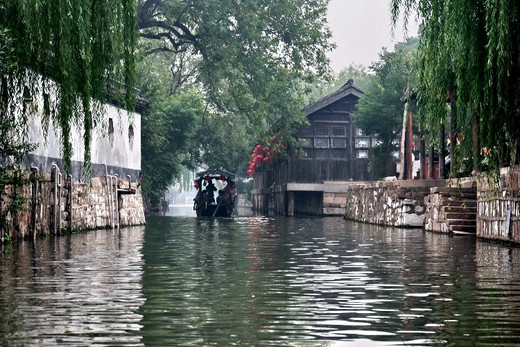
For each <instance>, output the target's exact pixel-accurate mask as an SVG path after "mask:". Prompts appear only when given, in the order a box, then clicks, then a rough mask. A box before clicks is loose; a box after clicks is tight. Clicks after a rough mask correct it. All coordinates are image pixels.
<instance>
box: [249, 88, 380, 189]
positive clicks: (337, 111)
mask: <svg viewBox="0 0 520 347" xmlns="http://www.w3.org/2000/svg"><path fill="white" fill-rule="evenodd" d="M362 95H363V91H362V90H361V89H359V88H358V87H356V86H355V85H354V83H353V81H352V80H349V81H348V82H347V83H346V84H345V85H344V86H343V87H341V88H340V89H339V90H337V91H336V92H334V93H332V94H329V95H327V96H326V97H324V98H322V99H320V100H318V101H317V102H316V103H314V104H312V105H310V106H308V107H306V108H305V109H303V112H304V113H305V114H306V115H307V118H308V120H309V123H310V125H309V126H306V127H304V128H301V129H300V130H299V132H298V137H299V138H300V139H301V140H303V141H304V146H303V148H302V150H301V151H300V155H299V156H298V157H296V158H294V157H293V158H290V159H289V160H287V161H286V162H285V163H283V164H281V165H275V166H274V167H272V168H271V169H270V170H259V171H260V172H259V174H260V175H255V180H257V179H258V180H259V181H260V182H258V183H259V184H258V185H256V184H255V187H257V188H261V187H265V184H272V183H274V182H277V183H323V182H326V181H350V180H353V181H363V180H370V179H371V178H372V177H370V173H369V171H368V150H369V148H370V147H372V142H373V141H374V139H372V138H370V137H368V136H364V135H363V134H362V133H361V132H360V131H359V130H357V129H356V127H355V125H354V123H353V121H352V117H351V113H352V112H354V111H355V109H356V104H357V101H358V100H359V98H360V97H361V96H362ZM260 176H262V177H260ZM271 177H272V178H271Z"/></svg>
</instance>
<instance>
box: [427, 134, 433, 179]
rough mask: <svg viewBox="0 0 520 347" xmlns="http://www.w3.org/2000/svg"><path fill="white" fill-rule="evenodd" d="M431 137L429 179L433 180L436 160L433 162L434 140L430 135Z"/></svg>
mask: <svg viewBox="0 0 520 347" xmlns="http://www.w3.org/2000/svg"><path fill="white" fill-rule="evenodd" d="M429 137H430V147H429V148H428V178H430V179H433V178H435V177H434V174H433V173H434V167H433V166H434V160H433V152H434V147H433V138H432V135H431V134H430V135H429Z"/></svg>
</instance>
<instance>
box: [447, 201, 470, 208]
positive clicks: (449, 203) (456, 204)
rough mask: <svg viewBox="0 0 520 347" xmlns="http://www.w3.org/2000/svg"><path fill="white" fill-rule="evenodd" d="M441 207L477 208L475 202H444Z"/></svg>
mask: <svg viewBox="0 0 520 347" xmlns="http://www.w3.org/2000/svg"><path fill="white" fill-rule="evenodd" d="M442 206H444V207H453V206H460V207H475V208H476V207H477V200H468V199H463V200H455V199H454V200H444V201H443V204H442Z"/></svg>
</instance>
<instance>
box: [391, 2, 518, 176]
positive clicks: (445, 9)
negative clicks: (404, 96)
mask: <svg viewBox="0 0 520 347" xmlns="http://www.w3.org/2000/svg"><path fill="white" fill-rule="evenodd" d="M392 14H393V18H394V23H395V22H396V20H397V18H398V17H399V16H400V15H402V14H404V15H405V16H406V18H411V19H415V20H418V21H419V23H420V25H421V43H420V47H419V55H420V66H419V67H418V68H419V76H420V88H419V91H418V94H419V95H418V97H419V99H420V104H421V107H422V112H424V114H427V115H428V116H427V117H428V124H429V125H430V127H431V128H432V129H434V128H435V127H438V126H439V125H442V124H444V123H446V122H447V114H448V109H451V115H452V118H453V123H452V127H453V128H454V129H452V134H453V135H455V133H456V132H459V134H458V139H459V140H462V141H461V145H460V146H459V147H458V150H457V151H456V152H455V159H459V162H460V160H461V159H462V158H465V157H472V158H473V169H474V170H475V171H478V170H479V163H480V162H481V160H482V159H483V158H482V156H483V155H489V156H490V159H491V160H490V162H491V163H493V166H494V167H495V168H497V167H498V166H499V165H504V164H514V163H515V162H516V161H517V148H518V138H519V136H520V25H518V24H519V22H518V21H519V14H520V3H519V2H518V1H517V0H472V1H466V0H449V1H445V0H425V1H422V0H421V1H419V0H392ZM447 102H449V103H450V106H451V107H450V108H448V107H447ZM454 140H455V138H452V143H454V142H455V141H454ZM452 167H457V166H452Z"/></svg>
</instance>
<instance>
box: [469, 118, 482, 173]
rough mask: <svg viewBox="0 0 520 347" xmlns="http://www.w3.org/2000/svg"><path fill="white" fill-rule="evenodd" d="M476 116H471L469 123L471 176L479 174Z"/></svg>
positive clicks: (478, 142)
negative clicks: (471, 146) (470, 134)
mask: <svg viewBox="0 0 520 347" xmlns="http://www.w3.org/2000/svg"><path fill="white" fill-rule="evenodd" d="M478 123H479V119H478V115H477V114H476V113H475V114H473V119H472V122H471V133H472V137H473V148H472V149H473V172H472V173H471V174H472V175H473V176H474V175H476V174H477V173H478V172H480V141H479V138H478V133H479V131H478V126H479V124H478Z"/></svg>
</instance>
